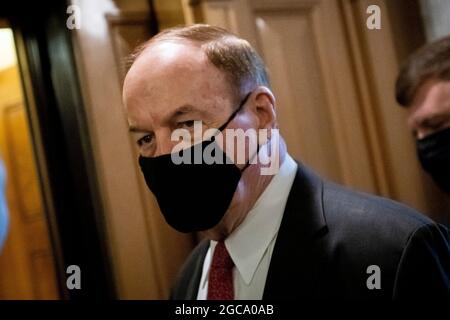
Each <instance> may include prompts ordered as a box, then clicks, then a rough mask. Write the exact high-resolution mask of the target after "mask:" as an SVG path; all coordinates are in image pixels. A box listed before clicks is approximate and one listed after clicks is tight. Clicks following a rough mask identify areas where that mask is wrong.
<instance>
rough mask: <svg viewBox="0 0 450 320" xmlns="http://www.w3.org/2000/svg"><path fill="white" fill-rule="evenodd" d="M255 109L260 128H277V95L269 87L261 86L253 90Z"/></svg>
mask: <svg viewBox="0 0 450 320" xmlns="http://www.w3.org/2000/svg"><path fill="white" fill-rule="evenodd" d="M253 96H254V98H253V99H254V111H255V114H256V116H257V117H258V129H272V128H276V126H277V125H276V123H277V117H276V113H275V97H274V95H273V93H272V91H270V89H269V88H267V87H264V86H259V87H258V88H256V89H255V90H254V92H253Z"/></svg>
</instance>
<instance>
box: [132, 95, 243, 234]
mask: <svg viewBox="0 0 450 320" xmlns="http://www.w3.org/2000/svg"><path fill="white" fill-rule="evenodd" d="M249 96H250V93H249V94H248V95H247V96H246V97H245V98H244V100H243V101H242V102H241V103H240V105H239V107H238V108H237V109H236V111H234V112H233V113H232V114H231V116H230V117H229V118H228V120H227V121H226V122H225V123H224V124H223V125H222V126H221V127H220V128H219V129H218V130H219V131H223V130H224V129H225V128H226V127H227V125H228V124H229V123H230V122H231V121H232V120H233V119H234V117H235V116H236V114H237V113H238V112H239V111H240V110H241V108H242V106H243V105H244V104H245V102H246V101H247V99H248V97H249ZM215 143H216V142H215V138H214V136H213V137H211V138H210V139H209V140H204V141H202V142H201V143H198V144H195V145H193V146H191V147H190V148H188V149H184V150H181V151H180V153H179V156H180V157H182V158H183V155H184V154H183V153H184V152H188V153H187V154H188V155H190V156H191V162H190V163H191V164H185V163H181V164H175V163H174V162H173V160H172V155H171V154H164V155H161V156H158V157H152V158H149V157H142V156H140V157H139V165H140V167H141V170H142V173H143V174H144V178H145V182H146V183H147V186H148V187H149V189H150V190H151V191H152V192H153V194H154V195H155V197H156V199H157V201H158V205H159V208H160V210H161V212H162V214H163V215H164V218H165V219H166V221H167V223H168V224H169V225H170V226H172V227H173V228H174V229H176V230H178V231H180V232H194V231H203V230H207V229H210V228H212V227H214V226H215V225H217V224H218V223H219V221H220V220H221V219H222V217H223V216H224V215H225V212H226V211H227V209H228V207H229V206H230V203H231V199H232V198H233V195H234V192H235V190H236V188H237V185H238V183H239V180H240V179H241V175H242V172H243V171H244V170H245V169H246V168H247V167H248V165H249V164H250V160H249V161H248V162H247V164H246V166H245V167H244V168H243V169H242V171H241V170H240V169H239V168H238V167H237V166H236V165H235V164H234V163H233V162H232V161H231V160H230V159H229V158H228V157H227V155H226V154H225V153H224V152H223V151H222V149H220V147H219V146H211V144H215ZM206 147H208V148H211V147H215V148H214V149H213V150H216V151H217V150H220V153H221V154H219V155H214V159H218V158H219V157H220V159H221V160H222V161H221V162H222V164H220V163H212V164H206V163H204V162H203V161H202V163H201V164H194V159H193V158H194V154H195V152H200V154H203V151H204V150H205V148H206ZM209 150H211V149H209Z"/></svg>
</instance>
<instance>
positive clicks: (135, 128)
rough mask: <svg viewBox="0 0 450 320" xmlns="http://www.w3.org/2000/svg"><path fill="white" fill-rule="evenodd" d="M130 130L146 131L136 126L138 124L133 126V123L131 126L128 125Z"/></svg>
mask: <svg viewBox="0 0 450 320" xmlns="http://www.w3.org/2000/svg"><path fill="white" fill-rule="evenodd" d="M128 131H129V132H138V133H139V132H146V131H145V130H142V129H139V128H138V127H136V126H133V125H130V126H129V127H128Z"/></svg>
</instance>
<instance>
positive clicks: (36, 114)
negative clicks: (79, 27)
mask: <svg viewBox="0 0 450 320" xmlns="http://www.w3.org/2000/svg"><path fill="white" fill-rule="evenodd" d="M9 5H10V7H9V8H8V9H7V10H4V11H3V12H5V11H6V12H5V13H3V14H2V16H1V17H0V18H4V19H6V20H7V21H8V22H9V23H10V25H11V28H12V29H13V31H14V37H15V42H16V48H17V53H18V61H19V66H20V69H21V75H22V86H23V89H24V95H25V97H24V98H25V102H26V108H27V116H28V122H29V125H30V132H31V133H32V139H33V148H34V153H35V156H36V162H37V167H38V172H39V177H40V184H41V189H42V192H43V200H44V201H43V202H44V206H45V211H46V215H47V221H48V224H49V230H50V233H51V240H52V246H53V252H54V255H55V261H56V270H57V278H58V284H59V289H60V294H61V297H62V298H66V299H92V298H103V299H114V298H116V297H117V295H116V290H115V286H114V281H113V275H112V269H111V264H110V255H109V252H108V247H107V245H106V231H105V223H104V220H103V208H102V201H101V197H100V193H99V187H98V182H97V176H96V168H95V162H94V159H93V156H92V149H91V145H90V138H89V132H88V128H87V121H86V115H85V109H84V105H83V100H82V96H81V91H80V85H79V79H78V77H77V70H76V65H75V60H74V53H73V47H72V39H71V36H70V33H69V31H70V30H68V29H67V27H66V19H67V14H66V9H67V3H66V2H65V1H56V0H55V1H48V2H46V3H45V5H43V4H42V3H41V4H40V3H36V2H32V3H30V2H28V1H24V0H17V1H14V3H13V4H11V3H9ZM11 5H12V6H11ZM69 265H78V266H80V268H81V290H68V289H67V287H66V279H67V274H66V268H67V267H68V266H69Z"/></svg>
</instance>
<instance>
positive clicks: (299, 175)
mask: <svg viewBox="0 0 450 320" xmlns="http://www.w3.org/2000/svg"><path fill="white" fill-rule="evenodd" d="M134 58H135V59H134V61H133V64H132V66H131V68H130V70H129V72H128V74H127V76H126V79H125V82H124V89H123V98H124V104H125V107H126V111H127V114H128V121H129V125H130V130H131V131H132V132H133V134H134V135H135V141H136V144H137V147H138V148H139V150H140V157H139V163H140V166H141V169H142V173H143V175H144V177H145V180H146V182H147V185H148V186H149V188H150V190H151V191H152V192H153V193H154V195H155V196H156V199H157V201H158V204H159V207H160V209H161V212H162V214H163V215H164V217H165V219H166V221H167V222H168V223H169V224H170V225H171V226H172V227H174V228H175V229H177V230H179V231H182V232H191V231H200V232H202V233H203V234H204V235H205V237H206V240H204V241H203V242H201V243H200V244H199V245H198V246H197V248H196V249H195V250H194V251H193V252H192V254H191V256H190V257H189V258H188V260H187V261H186V263H185V265H184V267H183V268H182V270H181V272H180V274H179V277H178V279H177V282H176V283H175V285H174V287H173V291H172V298H174V299H295V298H300V297H313V298H323V297H337V298H358V299H361V298H367V299H371V298H382V299H392V298H401V297H406V296H426V297H430V296H440V297H443V296H445V297H448V296H449V292H450V283H449V269H450V258H449V233H448V230H447V229H445V228H444V227H442V226H440V225H437V224H435V223H434V222H433V221H431V220H430V219H428V218H426V217H425V216H423V215H421V214H419V213H417V212H415V211H414V210H412V209H409V208H407V207H405V206H403V205H401V204H398V203H395V202H393V201H390V200H387V199H382V198H378V197H374V196H370V195H366V194H362V193H356V192H353V191H350V190H348V189H345V188H344V187H341V186H338V185H336V184H333V183H331V182H328V181H326V180H324V179H322V178H321V177H319V176H318V175H316V174H315V173H314V172H313V171H311V170H310V169H308V168H307V167H305V166H304V165H303V164H301V163H297V162H295V161H294V160H293V159H292V158H291V157H290V156H289V154H288V153H287V149H286V145H285V143H284V141H283V139H282V137H280V136H278V135H277V134H276V129H277V119H276V103H275V97H274V95H273V93H272V91H271V90H270V85H269V81H268V78H267V75H266V71H265V67H264V64H263V62H262V60H261V59H260V57H259V56H258V54H257V53H256V52H255V50H254V49H253V48H252V47H251V46H250V44H249V43H248V42H247V41H245V40H243V39H240V38H238V37H237V36H235V35H233V34H230V33H229V32H227V31H225V30H223V29H221V28H217V27H212V26H208V25H193V26H189V27H184V28H174V29H169V30H166V31H163V32H161V33H159V34H158V35H156V36H155V37H153V38H152V39H150V40H149V41H148V42H147V43H145V44H144V45H143V46H142V47H141V48H139V50H138V51H137V53H136V54H135V56H134ZM199 123H200V127H201V129H203V130H208V129H211V128H218V130H215V133H212V134H210V135H206V138H205V136H203V137H201V138H198V136H197V138H196V139H195V138H193V139H191V140H189V141H188V142H190V144H189V143H185V144H183V145H182V148H180V146H179V139H176V137H180V135H179V134H175V135H174V132H175V131H177V132H178V133H179V131H180V130H182V131H183V134H185V133H193V134H194V136H195V135H196V134H195V132H193V131H195V130H194V129H195V127H196V125H197V126H198V124H199ZM237 129H242V130H246V131H247V130H254V131H264V130H265V131H266V132H268V133H267V135H266V139H264V138H261V139H260V138H259V136H258V138H257V139H256V141H257V147H256V148H250V147H251V143H250V142H248V141H247V142H246V143H244V144H243V145H244V149H245V157H244V161H237V156H236V154H237V153H239V150H240V149H241V148H240V146H239V145H238V146H236V145H234V146H231V145H230V141H228V140H224V139H221V137H223V136H222V135H221V133H224V132H225V131H226V130H231V131H233V130H235V131H236V130H237ZM174 137H175V139H174ZM250 140H252V139H249V141H250ZM185 142H186V141H185ZM241 146H242V145H241ZM269 146H270V148H269ZM274 146H275V147H276V148H273V147H274ZM210 149H214V150H215V151H214V152H211V155H212V156H213V157H214V158H215V159H219V160H224V161H215V162H212V163H211V161H202V162H200V163H199V162H195V163H194V161H192V162H189V161H187V162H186V161H184V162H180V161H179V156H181V157H184V155H185V154H188V155H189V156H188V157H187V158H188V160H189V159H190V157H195V154H200V155H202V152H203V155H204V154H208V151H210ZM269 149H270V152H269ZM197 151H200V153H199V152H197ZM233 151H237V152H233ZM192 152H193V153H194V156H193V155H192ZM261 154H265V156H266V157H265V158H266V160H267V156H268V155H270V160H271V161H272V162H275V163H279V169H278V170H275V172H274V173H272V174H262V172H263V171H262V169H264V167H265V163H264V161H254V160H255V158H258V156H260V155H261ZM274 155H275V157H273V156H274ZM263 158H264V157H262V158H261V159H263ZM190 160H192V159H190Z"/></svg>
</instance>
